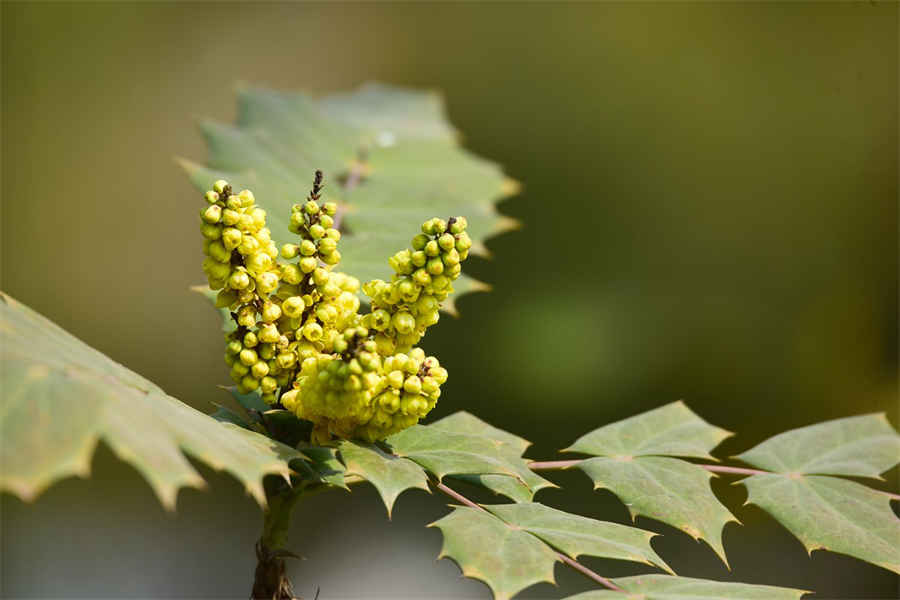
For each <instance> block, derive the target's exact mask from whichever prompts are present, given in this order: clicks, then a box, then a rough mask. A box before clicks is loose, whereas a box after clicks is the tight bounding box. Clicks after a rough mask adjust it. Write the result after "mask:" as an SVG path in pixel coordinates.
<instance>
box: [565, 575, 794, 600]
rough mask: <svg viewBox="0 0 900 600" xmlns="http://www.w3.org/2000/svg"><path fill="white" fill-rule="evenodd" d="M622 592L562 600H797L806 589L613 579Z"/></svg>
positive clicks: (663, 578)
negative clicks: (725, 599)
mask: <svg viewBox="0 0 900 600" xmlns="http://www.w3.org/2000/svg"><path fill="white" fill-rule="evenodd" d="M613 583H615V584H616V585H617V586H619V587H620V588H622V589H623V590H624V591H625V595H623V594H622V593H621V592H616V591H613V590H597V591H591V592H583V593H581V594H576V595H574V596H569V597H568V598H566V599H565V600H722V599H723V598H728V600H797V599H798V598H800V597H801V596H803V595H804V594H807V593H808V592H806V591H804V590H794V589H790V588H782V587H775V586H771V585H752V584H749V583H731V582H727V581H712V580H709V579H694V578H692V577H672V576H670V575H637V576H634V577H622V578H620V579H613Z"/></svg>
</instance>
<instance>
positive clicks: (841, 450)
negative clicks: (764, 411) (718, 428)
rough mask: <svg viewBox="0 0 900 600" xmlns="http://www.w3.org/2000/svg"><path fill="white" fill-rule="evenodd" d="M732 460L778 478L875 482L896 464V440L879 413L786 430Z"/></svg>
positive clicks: (899, 449)
mask: <svg viewBox="0 0 900 600" xmlns="http://www.w3.org/2000/svg"><path fill="white" fill-rule="evenodd" d="M737 458H739V459H741V460H743V461H744V462H746V463H749V464H751V465H753V466H756V467H759V468H761V469H767V470H769V471H775V472H777V473H809V474H818V475H851V476H854V475H855V476H859V477H875V478H879V479H880V478H881V474H882V473H883V472H885V471H887V470H888V469H890V468H891V467H893V466H894V465H896V464H897V461H898V460H900V436H898V435H897V432H895V431H894V428H893V427H891V425H890V423H888V421H887V419H886V418H885V416H884V414H873V415H861V416H858V417H848V418H845V419H835V420H833V421H826V422H824V423H818V424H816V425H810V426H809V427H801V428H799V429H792V430H791V431H785V432H784V433H781V434H778V435H776V436H774V437H771V438H769V439H768V440H766V441H764V442H762V443H761V444H759V445H757V446H755V447H753V448H751V449H750V450H747V451H746V452H744V453H743V454H739V455H738V456H737Z"/></svg>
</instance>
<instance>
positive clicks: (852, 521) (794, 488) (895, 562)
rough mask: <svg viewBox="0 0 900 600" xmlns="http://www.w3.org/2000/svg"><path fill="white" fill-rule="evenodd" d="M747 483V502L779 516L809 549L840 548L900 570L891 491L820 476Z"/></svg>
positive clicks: (769, 477)
mask: <svg viewBox="0 0 900 600" xmlns="http://www.w3.org/2000/svg"><path fill="white" fill-rule="evenodd" d="M741 483H742V484H744V485H745V486H747V491H748V493H749V497H748V499H747V502H750V503H753V504H756V505H757V506H759V507H760V508H762V509H763V510H765V511H766V512H768V513H769V514H771V515H772V516H773V517H775V519H777V520H778V522H780V523H781V524H783V525H784V526H785V527H787V528H788V530H789V531H790V532H791V533H793V534H794V535H795V536H797V538H798V539H799V540H800V541H801V542H802V543H803V546H804V547H805V548H806V550H807V552H810V553H811V552H812V551H813V550H830V551H832V552H839V553H841V554H847V555H850V556H855V557H856V558H860V559H862V560H865V561H868V562H870V563H872V564H876V565H878V566H880V567H883V568H885V569H890V570H891V571H894V572H895V573H900V519H898V518H897V517H896V515H895V514H894V511H893V510H891V505H890V503H891V500H890V497H889V496H888V495H887V494H884V493H882V492H879V491H876V490H872V489H870V488H867V487H866V486H864V485H860V484H859V483H856V482H854V481H847V480H846V479H839V478H837V477H823V476H819V475H812V476H807V477H785V476H783V475H776V474H766V475H753V476H752V477H748V478H747V479H744V480H743V481H741Z"/></svg>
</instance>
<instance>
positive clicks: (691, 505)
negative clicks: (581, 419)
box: [578, 456, 737, 565]
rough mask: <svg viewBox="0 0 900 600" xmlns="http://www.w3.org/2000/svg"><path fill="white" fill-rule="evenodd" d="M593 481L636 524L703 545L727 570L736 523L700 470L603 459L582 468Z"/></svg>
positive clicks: (655, 460) (659, 459)
mask: <svg viewBox="0 0 900 600" xmlns="http://www.w3.org/2000/svg"><path fill="white" fill-rule="evenodd" d="M578 468H580V469H581V470H582V471H584V472H585V473H587V475H588V476H589V477H590V478H591V479H592V480H593V481H594V489H598V488H606V489H608V490H610V491H611V492H613V493H614V494H615V495H616V496H618V497H619V499H621V500H622V502H623V503H625V506H626V507H627V508H628V512H629V513H630V514H631V516H632V518H633V517H636V516H637V515H643V516H646V517H651V518H653V519H656V520H658V521H662V522H663V523H668V524H669V525H672V526H673V527H677V528H678V529H681V530H682V531H684V532H685V533H687V534H688V535H690V536H691V537H692V538H694V539H702V540H704V541H705V542H706V543H707V544H709V545H710V547H712V549H713V550H715V552H716V554H718V555H719V558H721V559H722V562H724V563H725V564H726V565H727V564H728V559H727V558H726V556H725V548H724V547H723V546H722V529H723V528H724V527H725V524H726V523H728V522H729V521H737V519H735V518H734V516H732V514H731V513H730V512H729V511H728V509H727V508H725V507H724V506H723V505H722V504H721V503H720V502H719V500H718V499H717V498H716V496H715V495H714V494H713V492H712V489H710V487H709V480H710V478H711V477H712V476H713V475H712V473H710V472H709V471H706V470H704V469H703V468H701V467H698V466H697V465H692V464H691V463H688V462H685V461H683V460H679V459H677V458H670V457H666V456H637V457H634V458H611V457H608V456H599V457H596V458H589V459H587V460H584V461H582V462H580V463H579V464H578Z"/></svg>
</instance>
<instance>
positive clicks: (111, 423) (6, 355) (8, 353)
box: [0, 293, 303, 509]
mask: <svg viewBox="0 0 900 600" xmlns="http://www.w3.org/2000/svg"><path fill="white" fill-rule="evenodd" d="M0 342H2V343H0V359H2V362H3V370H2V374H0V388H2V389H3V394H2V396H0V438H2V439H3V442H4V443H3V444H0V465H2V469H0V489H7V490H10V491H12V492H13V493H15V494H17V495H18V496H19V497H21V498H23V499H25V500H31V499H33V498H34V497H36V496H37V495H38V494H39V493H40V492H41V491H43V490H44V489H45V488H46V487H47V486H49V485H50V484H51V483H53V481H55V480H56V479H59V478H62V477H66V476H69V475H81V476H86V475H87V474H88V473H89V469H90V461H91V455H92V454H93V451H94V448H95V447H96V445H97V442H98V440H100V439H103V440H104V441H106V443H107V444H109V446H110V448H112V450H113V452H114V453H115V454H116V455H117V456H118V457H119V458H121V459H122V460H125V461H127V462H129V463H131V464H132V465H134V467H135V468H137V469H138V471H140V472H141V473H142V474H143V475H144V477H146V478H147V480H148V481H149V482H150V485H151V486H152V487H153V490H154V491H155V492H156V494H157V495H158V496H159V499H160V501H161V502H162V503H163V505H164V506H166V507H167V508H170V509H171V508H174V506H175V498H176V495H177V493H178V489H179V488H180V487H182V486H186V485H189V486H193V487H202V486H203V485H204V481H203V479H202V478H201V477H200V475H199V474H198V473H197V471H196V470H195V469H194V468H193V467H192V466H191V464H190V463H189V462H188V461H187V459H186V458H185V457H184V455H183V454H182V450H184V451H186V452H187V453H188V454H190V455H191V456H193V457H195V458H197V459H198V460H200V461H202V462H204V463H206V464H208V465H209V466H211V467H213V468H214V469H225V470H227V471H229V472H230V473H232V474H233V475H235V476H236V477H237V478H238V479H239V480H240V481H241V482H242V483H243V484H244V485H245V487H246V488H247V491H248V492H250V494H252V495H253V497H254V498H256V500H257V502H259V504H260V505H261V506H265V503H266V499H265V492H264V491H263V487H262V478H263V476H264V475H266V474H268V473H275V474H280V475H281V476H283V477H285V478H287V477H288V475H289V473H290V470H289V468H288V462H289V461H290V460H292V459H294V458H298V457H302V456H303V455H302V454H301V453H299V452H297V451H296V450H294V449H293V448H290V447H288V446H285V445H283V444H279V443H278V442H274V441H272V440H270V439H268V438H266V437H264V436H261V435H259V434H256V433H253V432H251V431H247V430H246V429H242V428H241V427H238V426H236V425H232V424H229V423H224V424H223V423H219V422H217V421H216V420H214V419H212V418H210V417H209V416H208V415H205V414H203V413H201V412H198V411H196V410H194V409H193V408H191V407H189V406H187V405H186V404H183V403H181V402H179V401H178V400H176V399H175V398H172V397H171V396H168V395H166V394H165V392H163V391H162V390H161V389H159V388H158V387H157V386H156V385H154V384H153V383H151V382H149V381H147V380H146V379H144V378H143V377H141V376H140V375H138V374H136V373H134V372H133V371H130V370H128V369H126V368H125V367H123V366H122V365H120V364H118V363H116V362H114V361H112V360H111V359H109V358H108V357H106V356H104V355H103V354H101V353H100V352H98V351H96V350H94V349H93V348H91V347H90V346H88V345H86V344H84V343H83V342H81V341H79V340H78V339H76V338H75V337H73V336H72V335H70V334H69V333H67V332H65V331H64V330H62V329H61V328H59V327H58V326H57V325H55V324H53V323H52V322H50V321H48V320H47V319H45V318H43V317H42V316H40V315H38V314H37V313H35V312H33V311H32V310H31V309H29V308H27V307H26V306H24V305H22V304H20V303H18V302H16V301H15V300H13V299H12V298H10V297H9V296H7V295H5V294H2V293H0Z"/></svg>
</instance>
